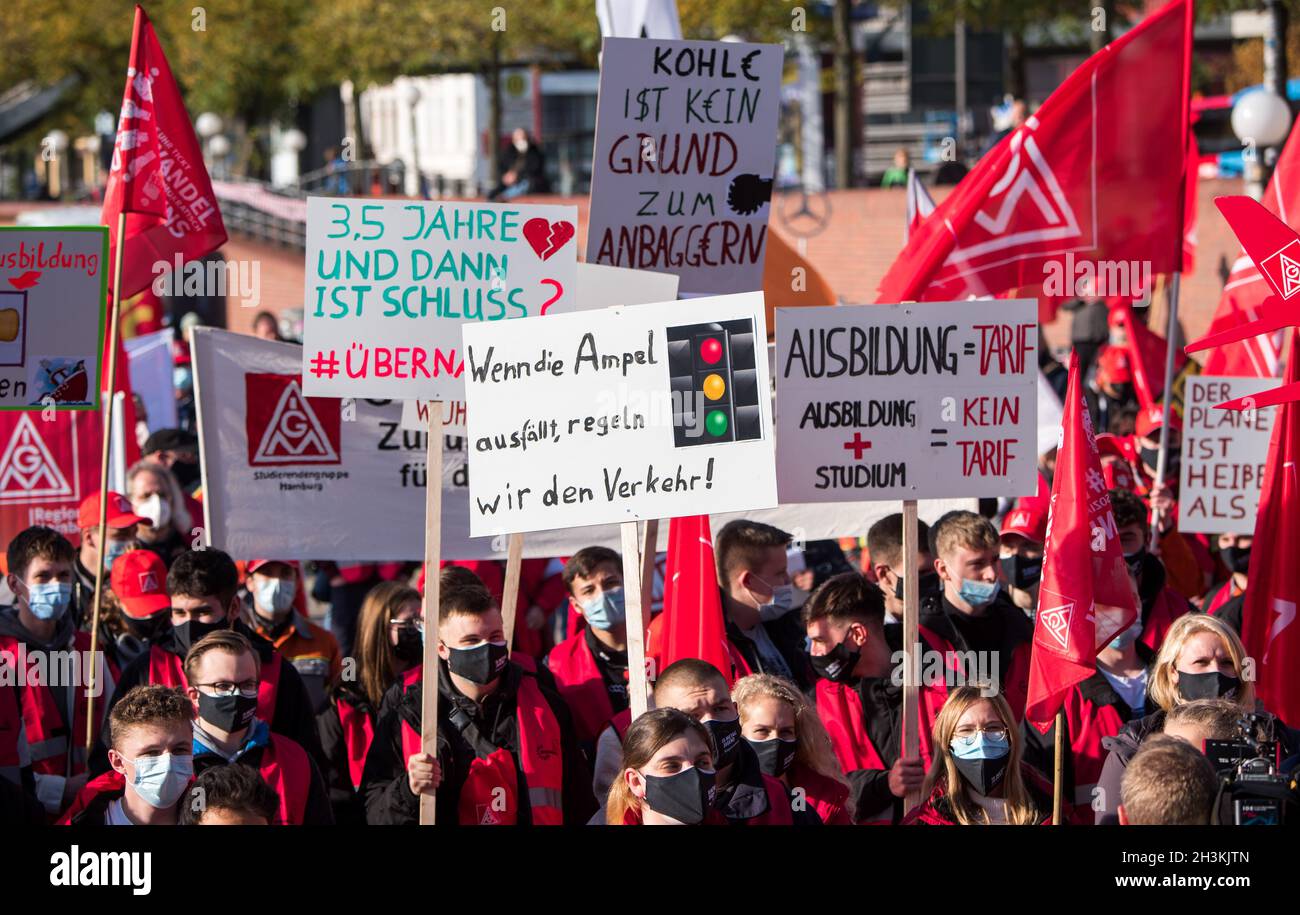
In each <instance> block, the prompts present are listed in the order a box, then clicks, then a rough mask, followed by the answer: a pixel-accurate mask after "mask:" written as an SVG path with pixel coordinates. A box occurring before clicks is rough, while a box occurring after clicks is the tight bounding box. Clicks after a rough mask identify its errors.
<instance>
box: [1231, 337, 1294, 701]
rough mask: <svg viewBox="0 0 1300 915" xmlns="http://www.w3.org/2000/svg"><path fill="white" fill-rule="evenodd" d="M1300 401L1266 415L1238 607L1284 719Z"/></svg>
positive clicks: (1289, 696) (1289, 371)
mask: <svg viewBox="0 0 1300 915" xmlns="http://www.w3.org/2000/svg"><path fill="white" fill-rule="evenodd" d="M1298 340H1300V331H1296V330H1292V331H1291V352H1290V354H1289V356H1288V357H1287V365H1286V381H1287V383H1288V384H1289V385H1294V384H1297V382H1300V345H1298V343H1297V341H1298ZM1298 462H1300V403H1295V402H1291V403H1284V404H1282V405H1281V406H1279V407H1277V413H1276V414H1275V415H1274V417H1273V436H1272V438H1270V439H1269V443H1268V460H1267V462H1266V463H1265V465H1264V483H1263V485H1262V486H1261V488H1260V491H1259V513H1258V514H1257V515H1256V516H1255V542H1254V546H1253V547H1252V548H1251V551H1250V587H1248V588H1247V589H1246V603H1245V606H1244V607H1243V609H1242V617H1241V640H1242V642H1244V643H1245V645H1246V654H1247V656H1248V657H1251V658H1253V659H1254V660H1255V691H1256V693H1257V694H1258V696H1259V698H1260V699H1261V700H1262V701H1263V703H1264V707H1265V708H1267V709H1268V710H1269V711H1270V712H1272V713H1273V714H1275V715H1277V716H1278V717H1279V718H1281V719H1282V720H1283V721H1288V722H1289V721H1300V677H1298V676H1297V675H1296V670H1297V666H1298V665H1300V626H1296V625H1295V618H1296V606H1297V605H1298V604H1300V562H1297V561H1296V558H1297V557H1298V556H1300V531H1298V530H1297V527H1296V518H1298V517H1300V480H1297V471H1296V465H1297V463H1298Z"/></svg>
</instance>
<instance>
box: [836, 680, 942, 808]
mask: <svg viewBox="0 0 1300 915" xmlns="http://www.w3.org/2000/svg"><path fill="white" fill-rule="evenodd" d="M817 716H818V717H819V718H821V720H822V724H823V725H825V726H826V733H827V734H829V735H830V738H831V746H832V747H833V748H834V750H835V757H836V758H837V759H838V760H839V761H840V768H842V769H843V770H844V771H845V772H852V771H854V770H856V769H878V770H883V769H885V768H887V767H886V766H885V762H884V760H883V759H881V757H880V752H879V751H878V750H877V749H876V748H875V746H874V745H873V744H872V743H871V738H870V737H868V736H867V728H866V723H865V722H864V721H863V720H862V701H861V700H860V699H859V697H858V694H857V692H856V691H855V690H854V689H853V688H852V687H850V686H846V685H845V684H843V683H834V682H832V681H830V680H825V679H821V680H818V681H817ZM921 733H922V734H924V733H925V729H924V728H922V729H921ZM927 765H928V764H927ZM892 822H893V807H892V805H891V806H889V807H886V808H884V809H883V810H881V811H880V813H878V814H877V815H876V816H874V817H873V818H871V819H870V820H864V821H863V823H865V824H866V825H869V826H888V825H889V824H890V823H892Z"/></svg>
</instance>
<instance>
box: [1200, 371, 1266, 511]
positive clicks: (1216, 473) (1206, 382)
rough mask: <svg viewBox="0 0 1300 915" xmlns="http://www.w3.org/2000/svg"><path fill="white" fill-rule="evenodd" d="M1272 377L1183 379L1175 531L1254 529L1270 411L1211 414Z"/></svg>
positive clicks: (1262, 388) (1263, 388)
mask: <svg viewBox="0 0 1300 915" xmlns="http://www.w3.org/2000/svg"><path fill="white" fill-rule="evenodd" d="M1276 385H1277V379H1276V378H1228V377H1213V376H1208V375H1195V376H1192V377H1190V378H1188V379H1187V385H1186V389H1185V395H1184V405H1183V446H1182V452H1181V455H1180V458H1181V460H1180V461H1179V474H1178V529H1179V530H1181V531H1184V532H1187V533H1195V534H1222V533H1238V534H1249V533H1251V532H1252V531H1254V530H1255V511H1256V509H1257V508H1258V507H1259V487H1260V485H1261V484H1262V483H1263V480H1264V463H1265V460H1266V459H1267V458H1268V439H1269V436H1270V435H1271V434H1272V431H1273V419H1274V413H1275V411H1273V410H1242V411H1238V410H1216V409H1215V408H1214V407H1215V404H1220V403H1223V402H1224V401H1225V400H1232V399H1234V398H1237V397H1249V396H1251V395H1253V394H1258V393H1260V392H1261V391H1267V390H1268V389H1270V388H1272V387H1275V386H1276Z"/></svg>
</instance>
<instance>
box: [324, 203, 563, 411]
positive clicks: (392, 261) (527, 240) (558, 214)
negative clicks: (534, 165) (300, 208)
mask: <svg viewBox="0 0 1300 915" xmlns="http://www.w3.org/2000/svg"><path fill="white" fill-rule="evenodd" d="M576 226H577V209H576V208H575V207H562V206H535V205H523V204H519V205H504V204H492V203H427V202H420V201H401V200H390V201H375V200H372V199H362V200H354V199H347V198H337V197H328V198H326V197H309V198H308V199H307V270H306V291H305V294H304V318H303V345H304V349H303V364H302V368H301V371H302V374H303V391H304V393H306V394H307V395H308V396H312V397H349V396H357V397H371V398H396V399H399V400H408V399H409V400H413V399H420V398H423V399H426V400H456V399H459V398H461V397H463V394H464V382H463V380H462V377H461V376H462V372H463V370H464V363H463V359H462V357H461V350H460V328H461V325H462V324H465V323H478V322H496V321H501V320H504V319H507V318H521V317H529V316H536V315H543V314H548V313H554V312H561V311H569V310H571V309H572V308H573V304H574V301H575V296H574V291H573V287H574V284H575V265H576V263H577V253H576V252H577V243H576V242H575V241H574V240H573V237H574V234H575V232H576Z"/></svg>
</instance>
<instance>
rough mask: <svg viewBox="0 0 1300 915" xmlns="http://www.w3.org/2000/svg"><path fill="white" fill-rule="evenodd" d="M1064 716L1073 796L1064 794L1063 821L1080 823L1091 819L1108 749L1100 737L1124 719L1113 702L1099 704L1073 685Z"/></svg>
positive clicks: (1117, 727) (1116, 729) (1113, 731)
mask: <svg viewBox="0 0 1300 915" xmlns="http://www.w3.org/2000/svg"><path fill="white" fill-rule="evenodd" d="M1065 720H1066V724H1067V726H1068V728H1069V730H1068V731H1067V733H1068V734H1069V736H1070V763H1071V765H1072V767H1073V775H1074V796H1073V797H1068V796H1067V797H1066V798H1065V808H1066V809H1065V817H1064V819H1065V821H1066V822H1067V823H1073V824H1076V825H1079V826H1091V825H1092V823H1093V810H1092V789H1093V788H1095V787H1096V786H1097V783H1098V782H1099V781H1100V780H1101V768H1102V766H1103V765H1104V764H1105V762H1106V757H1107V755H1108V754H1109V753H1110V751H1109V750H1107V749H1106V748H1104V747H1103V746H1102V745H1101V742H1102V740H1104V739H1105V738H1107V737H1114V736H1115V735H1116V734H1118V733H1119V730H1120V728H1122V727H1123V726H1124V722H1125V721H1127V719H1126V718H1125V717H1124V716H1123V715H1122V714H1120V709H1119V707H1118V706H1115V705H1101V704H1099V703H1097V702H1094V701H1092V700H1091V699H1089V698H1087V697H1086V696H1084V695H1083V693H1081V692H1080V691H1079V687H1078V686H1077V685H1076V686H1074V687H1072V688H1071V689H1070V691H1069V692H1068V693H1067V694H1066V696H1065Z"/></svg>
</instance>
